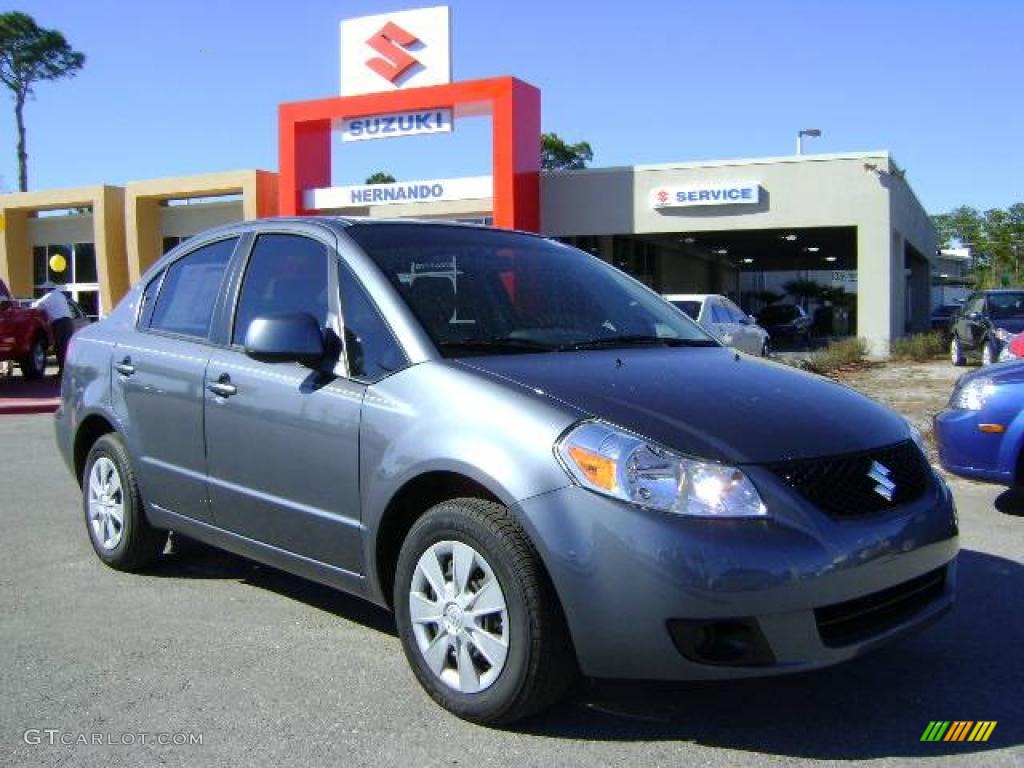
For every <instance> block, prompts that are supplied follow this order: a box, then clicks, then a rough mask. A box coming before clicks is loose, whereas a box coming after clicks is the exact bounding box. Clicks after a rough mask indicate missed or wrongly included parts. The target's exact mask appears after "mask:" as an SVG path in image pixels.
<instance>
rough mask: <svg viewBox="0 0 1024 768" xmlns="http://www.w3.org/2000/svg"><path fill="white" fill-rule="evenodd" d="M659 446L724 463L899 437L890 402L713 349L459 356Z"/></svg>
mask: <svg viewBox="0 0 1024 768" xmlns="http://www.w3.org/2000/svg"><path fill="white" fill-rule="evenodd" d="M453 362H455V363H456V364H458V365H460V366H462V367H464V368H467V369H470V370H474V371H477V372H479V373H482V374H487V375H490V376H493V377H496V378H498V379H500V380H503V381H505V382H506V383H508V384H510V385H518V386H522V387H528V388H530V389H532V390H534V391H538V392H539V393H542V394H546V395H547V396H549V397H551V398H554V399H556V400H559V401H561V402H564V403H566V404H567V405H569V406H572V407H573V408H575V409H578V410H581V411H583V412H584V413H586V414H588V415H589V416H591V417H594V418H599V419H603V420H605V421H608V422H611V423H614V424H618V425H619V426H621V427H625V428H626V429H629V430H631V431H633V432H636V433H638V434H641V435H644V436H645V437H648V438H650V439H651V440H654V441H656V442H658V443H661V444H662V445H665V446H666V447H669V448H672V449H674V450H677V451H680V452H683V453H687V454H690V455H694V456H701V457H705V458H709V459H714V460H717V461H724V462H730V463H737V464H743V463H766V462H775V461H781V460H786V459H797V458H811V457H816V456H834V455H838V454H844V453H854V452H858V451H864V450H869V449H872V448H877V447H879V446H883V445H891V444H893V443H897V442H900V441H902V440H906V439H907V438H908V429H907V424H906V422H905V421H904V420H903V418H902V417H900V416H898V415H897V414H896V413H895V412H893V411H891V410H890V409H888V408H886V407H884V406H882V405H880V404H878V403H876V402H875V401H873V400H870V399H868V398H867V397H864V396H863V395H861V394H858V393H857V392H855V391H853V390H852V389H850V388H848V387H845V386H843V385H841V384H837V383H835V382H833V381H830V380H828V379H824V378H822V377H820V376H815V375H813V374H809V373H805V372H803V371H798V370H796V369H794V368H791V367H788V366H785V365H782V364H779V363H772V362H766V361H762V360H759V359H757V358H753V357H749V356H747V355H740V354H737V353H735V352H734V351H732V350H726V349H722V348H718V347H714V348H644V349H621V350H602V351H594V352H589V351H588V352H564V353H558V352H556V353H548V354H526V355H501V356H493V357H474V358H461V359H459V360H456V361H453Z"/></svg>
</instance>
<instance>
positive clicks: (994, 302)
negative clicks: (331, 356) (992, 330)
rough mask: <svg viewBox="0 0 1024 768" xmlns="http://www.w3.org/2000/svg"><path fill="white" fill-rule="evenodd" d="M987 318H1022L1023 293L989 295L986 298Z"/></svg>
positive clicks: (1023, 311)
mask: <svg viewBox="0 0 1024 768" xmlns="http://www.w3.org/2000/svg"><path fill="white" fill-rule="evenodd" d="M988 313H989V316H991V317H993V318H996V317H1024V293H991V294H989V297H988Z"/></svg>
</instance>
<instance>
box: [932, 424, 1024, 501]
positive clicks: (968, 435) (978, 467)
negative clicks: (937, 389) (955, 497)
mask: <svg viewBox="0 0 1024 768" xmlns="http://www.w3.org/2000/svg"><path fill="white" fill-rule="evenodd" d="M981 420H982V419H981V412H979V411H968V410H964V409H959V408H949V409H947V410H945V411H942V412H941V413H939V414H937V415H936V416H935V419H934V420H933V422H932V425H933V427H934V429H935V438H936V441H937V443H938V446H939V461H940V462H941V463H942V466H943V467H945V468H946V469H947V470H949V471H950V472H952V473H954V474H957V475H962V476H963V477H969V478H972V479H974V480H982V481H984V482H988V483H999V484H1000V485H1013V479H1014V478H1013V473H1014V466H1012V465H1008V466H1007V465H1004V461H1003V458H1002V454H1003V450H1002V448H1003V440H1004V437H1005V433H988V432H981V431H980V430H979V429H978V424H979V422H980V421H981Z"/></svg>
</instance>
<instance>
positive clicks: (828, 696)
mask: <svg viewBox="0 0 1024 768" xmlns="http://www.w3.org/2000/svg"><path fill="white" fill-rule="evenodd" d="M958 580H959V595H958V600H957V604H956V606H955V607H954V609H953V612H952V613H951V614H950V615H949V616H947V617H946V618H945V619H944V620H942V621H941V622H940V623H938V624H935V625H933V626H931V627H929V628H927V629H926V630H924V631H923V632H922V633H921V634H919V635H915V636H912V637H910V638H907V639H906V640H904V641H902V642H900V643H897V644H895V645H892V646H888V647H885V648H883V649H880V650H878V651H876V652H875V653H873V654H870V655H868V656H865V657H863V658H861V659H858V660H854V661H851V662H849V663H846V664H840V665H838V666H835V667H830V668H826V669H822V670H819V671H815V672H808V673H803V674H799V675H793V676H788V677H775V678H764V679H760V680H746V681H733V682H716V683H688V684H682V683H676V684H640V683H588V684H584V685H582V686H581V687H580V688H579V689H578V690H577V692H576V694H575V695H574V696H573V697H572V698H570V699H568V700H567V701H566V702H564V703H562V704H560V705H558V706H556V707H555V708H553V709H552V710H550V711H548V712H547V713H545V714H543V715H540V716H538V717H536V718H534V719H532V720H530V721H528V722H526V723H524V724H523V727H522V728H521V730H523V731H524V732H527V733H533V734H537V735H544V736H548V737H555V738H573V739H587V740H596V741H634V740H664V741H684V742H695V743H698V744H703V745H707V746H714V747H725V748H729V749H735V750H744V751H750V752H758V753H762V754H769V755H780V756H790V757H805V758H816V759H835V760H868V759H873V758H883V757H893V756H897V757H938V756H952V755H959V754H967V753H978V752H985V751H989V750H993V749H998V748H1005V747H1009V746H1011V745H1012V746H1018V745H1020V744H1021V742H1022V741H1024V738H1022V737H1024V697H1022V696H1021V690H1022V689H1024V664H1022V662H1021V658H1020V643H1019V641H1020V639H1021V638H1022V637H1024V567H1022V566H1021V565H1019V564H1018V563H1015V562H1013V561H1011V560H1006V559H1003V558H1000V557H994V556H992V555H988V554H984V553H981V552H975V551H970V550H965V551H963V552H961V554H960V560H959V567H958ZM933 720H949V721H956V720H971V721H980V720H995V721H997V725H996V727H995V730H994V731H993V732H992V735H991V737H990V739H989V741H988V742H967V741H964V742H944V741H942V742H922V741H921V736H922V735H923V733H924V731H925V728H926V727H927V726H928V724H929V722H930V721H933Z"/></svg>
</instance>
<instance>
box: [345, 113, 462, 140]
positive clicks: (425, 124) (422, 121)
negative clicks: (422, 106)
mask: <svg viewBox="0 0 1024 768" xmlns="http://www.w3.org/2000/svg"><path fill="white" fill-rule="evenodd" d="M451 131H452V111H451V110H450V109H427V110H423V111H421V112H397V113H395V114H393V115H374V116H373V117H347V118H345V119H343V120H342V121H341V140H342V141H366V140H367V139H387V138H394V137H397V136H419V135H421V134H424V133H451Z"/></svg>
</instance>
